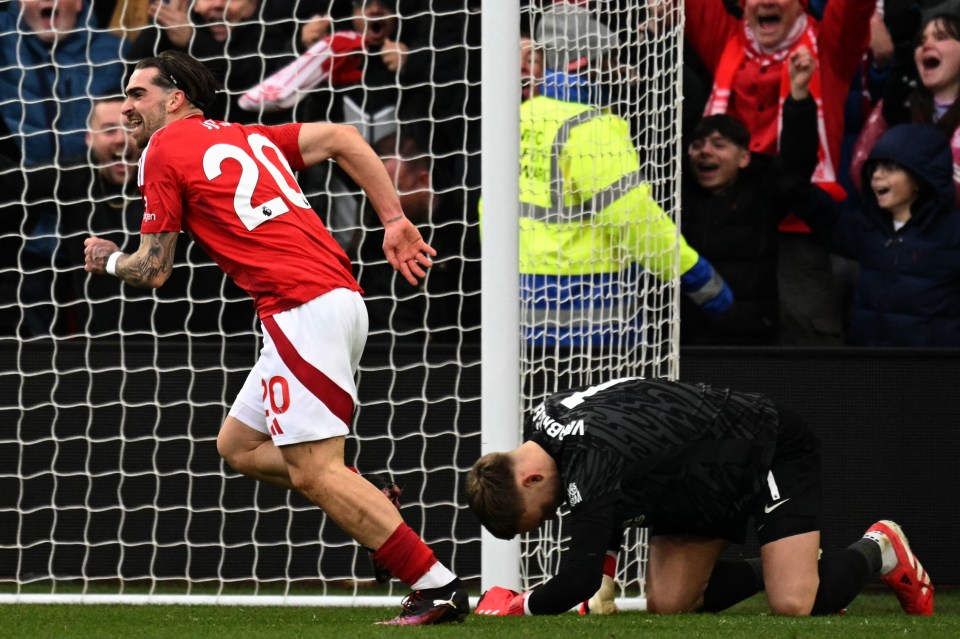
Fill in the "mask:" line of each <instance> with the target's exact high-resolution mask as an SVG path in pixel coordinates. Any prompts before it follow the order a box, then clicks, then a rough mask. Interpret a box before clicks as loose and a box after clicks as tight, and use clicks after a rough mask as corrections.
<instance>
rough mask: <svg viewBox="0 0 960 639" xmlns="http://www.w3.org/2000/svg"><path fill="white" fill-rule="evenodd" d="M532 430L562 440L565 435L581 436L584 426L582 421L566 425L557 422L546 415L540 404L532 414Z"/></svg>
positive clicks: (578, 420)
mask: <svg viewBox="0 0 960 639" xmlns="http://www.w3.org/2000/svg"><path fill="white" fill-rule="evenodd" d="M533 428H534V430H542V431H543V432H545V433H546V434H547V435H549V436H550V437H556V438H557V439H563V438H564V437H566V436H567V435H580V436H583V430H584V424H583V420H582V419H575V420H573V421H570V422H567V423H566V424H564V423H563V422H558V421H557V420H555V419H554V418H552V417H550V416H549V415H547V409H546V407H545V406H544V405H543V404H540V405H539V406H537V408H536V410H535V411H534V412H533Z"/></svg>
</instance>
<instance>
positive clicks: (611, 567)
mask: <svg viewBox="0 0 960 639" xmlns="http://www.w3.org/2000/svg"><path fill="white" fill-rule="evenodd" d="M603 574H605V575H606V576H607V577H610V578H611V579H616V577H617V555H616V553H614V554H610V553H609V552H608V553H607V556H606V557H604V558H603Z"/></svg>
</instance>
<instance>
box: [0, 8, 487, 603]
mask: <svg viewBox="0 0 960 639" xmlns="http://www.w3.org/2000/svg"><path fill="white" fill-rule="evenodd" d="M23 4H24V5H25V6H28V5H32V4H38V3H29V2H25V3H23ZM64 4H65V3H61V7H62V6H63V5H64ZM90 4H91V3H90V2H85V3H84V5H85V7H87V8H85V9H84V10H83V11H82V12H81V13H80V14H79V15H78V16H77V17H76V21H75V22H74V23H72V24H67V23H57V24H58V26H57V29H58V33H54V32H53V31H52V30H51V29H50V26H49V24H50V23H49V19H50V17H51V15H52V14H51V13H50V12H49V11H47V13H46V15H42V14H41V13H40V12H41V11H42V9H41V8H37V9H36V10H37V12H38V13H37V15H24V16H22V17H21V15H20V3H3V5H2V6H0V45H2V46H0V56H2V57H0V81H2V82H3V83H4V84H3V86H4V93H3V96H2V98H0V114H2V115H3V116H4V118H3V120H2V125H3V126H2V127H0V156H2V157H0V162H2V164H0V180H2V182H0V183H2V184H3V186H4V187H5V188H3V189H0V209H2V212H3V214H4V217H3V219H4V221H5V223H6V224H5V226H4V227H3V228H2V235H0V242H2V243H3V246H4V249H5V250H4V251H3V262H2V263H0V290H2V291H3V296H2V297H0V357H2V370H0V415H2V417H3V426H2V427H0V459H2V462H3V463H2V464H0V600H2V601H28V600H29V601H33V600H40V601H103V600H104V598H106V599H108V600H112V599H113V598H116V599H118V600H121V601H133V600H137V599H141V600H143V601H150V602H168V601H182V602H185V603H194V602H202V603H205V602H221V603H228V602H232V601H237V597H243V598H244V599H243V601H244V602H245V603H246V604H247V605H250V604H254V605H256V604H258V603H277V602H285V603H299V602H304V603H310V604H313V603H323V602H324V601H330V602H334V603H343V602H344V599H343V598H347V601H348V602H354V603H381V604H384V603H389V604H390V605H391V606H395V605H396V604H397V603H398V602H399V597H400V595H402V594H406V592H407V588H406V586H404V585H403V584H400V583H399V582H396V581H393V582H391V583H389V584H385V585H379V584H377V583H376V582H375V581H374V579H373V571H372V569H371V566H370V561H369V559H368V556H367V552H366V551H365V550H364V549H362V548H359V547H358V546H357V544H356V543H355V542H353V541H352V540H351V539H349V538H348V537H347V536H346V535H344V534H343V533H342V532H341V531H340V530H339V529H338V528H337V527H336V526H335V525H334V524H333V523H332V522H331V521H329V520H328V519H327V518H326V517H325V516H324V515H323V513H322V512H321V511H320V510H319V509H318V508H316V507H315V506H313V505H312V504H310V503H309V502H307V501H306V500H305V499H303V498H302V497H300V496H298V495H296V494H293V493H290V492H287V491H283V490H281V489H279V488H275V487H273V486H270V485H267V484H262V483H257V482H255V481H253V480H250V479H248V478H245V477H241V476H240V475H238V474H237V473H236V472H234V471H233V470H232V469H230V468H229V467H227V466H226V465H225V464H224V463H223V462H222V461H221V459H220V457H219V455H218V453H217V449H216V437H217V432H218V429H219V427H220V424H221V423H222V421H223V420H224V418H225V417H226V414H227V411H228V410H229V407H230V405H231V404H232V402H233V399H234V397H235V395H236V393H237V391H238V390H239V388H240V386H241V385H242V383H243V381H244V379H245V377H246V375H247V372H248V371H249V369H250V368H251V366H252V365H253V364H254V362H255V361H256V358H257V355H258V350H259V347H260V340H259V335H260V329H259V326H258V322H257V320H256V318H255V316H254V311H253V305H252V303H251V300H250V299H249V298H247V297H246V296H245V294H244V293H242V292H241V291H240V290H239V289H237V288H236V287H235V286H234V285H233V284H232V283H230V282H229V281H228V280H227V279H226V278H225V277H224V276H223V275H222V274H221V272H220V270H219V269H218V268H217V267H216V266H215V265H214V264H212V263H211V261H210V260H209V259H208V258H207V257H206V256H205V255H204V254H203V253H202V252H201V251H200V250H199V249H198V247H197V246H196V245H195V244H194V243H193V242H192V241H191V240H190V238H189V237H187V236H186V235H181V236H180V238H179V240H178V246H177V254H176V259H175V261H174V269H173V274H172V276H171V277H170V279H169V280H168V282H167V283H166V284H165V285H164V286H163V287H162V288H160V289H158V290H156V291H141V290H136V289H133V288H132V287H129V286H125V285H121V283H120V282H119V281H118V280H116V279H115V278H110V277H102V276H93V275H89V274H86V273H85V272H84V270H83V240H84V238H86V237H88V236H89V235H91V234H96V235H98V236H101V237H107V238H109V239H112V240H114V241H115V242H116V243H117V244H118V245H119V246H121V247H122V248H123V249H125V250H126V251H127V252H134V251H135V250H136V248H137V246H138V245H139V237H138V235H139V228H140V221H141V218H142V215H143V209H142V205H141V203H140V197H139V193H138V191H137V187H136V179H135V178H136V165H135V162H136V157H137V155H136V152H135V150H134V149H132V148H130V147H129V146H126V145H125V135H124V134H123V132H122V131H120V130H119V127H120V122H121V120H120V117H119V116H120V104H121V102H120V101H118V100H117V99H116V98H117V96H119V95H120V92H121V87H122V82H123V66H124V65H123V64H119V63H116V61H117V60H119V59H120V58H121V57H122V58H123V62H126V63H127V64H131V63H134V62H136V61H137V60H138V59H140V58H142V57H144V56H149V55H153V54H154V53H156V52H158V51H160V50H163V49H165V48H169V47H171V46H174V45H175V44H176V42H175V41H177V42H182V45H179V46H181V47H182V48H183V49H184V50H186V51H188V52H191V53H192V54H193V55H194V56H195V57H197V58H198V59H200V60H202V61H204V62H206V63H207V64H208V66H209V67H210V68H211V69H212V70H214V73H215V74H217V75H218V76H219V77H220V78H221V79H223V80H224V86H225V91H224V93H223V94H221V96H220V97H219V98H218V100H217V101H216V102H215V103H214V104H213V105H212V106H211V109H210V110H209V111H208V112H207V113H206V115H207V116H208V117H215V118H217V119H226V120H231V121H240V122H244V123H258V122H262V123H278V122H284V121H294V120H295V121H313V120H316V121H331V122H339V123H347V124H352V125H354V126H356V127H357V129H358V130H360V131H361V133H363V135H364V136H365V137H366V139H367V141H368V142H369V143H370V144H371V145H373V146H374V148H375V149H376V150H377V152H378V153H379V154H380V155H381V157H382V158H384V159H385V161H387V162H389V163H391V164H390V170H391V172H393V173H395V180H396V183H397V185H398V188H399V190H400V191H401V196H402V199H403V204H404V208H405V211H406V213H407V215H408V216H409V217H411V218H412V219H414V220H415V221H416V223H417V224H418V225H419V226H420V228H421V229H422V231H423V233H424V236H425V238H426V240H427V241H428V242H429V243H431V244H432V245H433V246H434V247H435V248H436V249H437V251H438V253H439V255H438V257H437V258H436V260H435V265H434V267H433V268H432V269H431V270H430V273H429V275H428V277H427V278H426V280H425V281H424V282H423V283H422V284H421V285H420V286H417V287H412V286H410V285H408V284H407V283H406V281H405V280H403V279H402V278H400V277H398V276H396V275H395V274H394V273H393V271H392V269H391V268H390V266H389V265H388V264H387V262H386V260H385V258H384V256H383V253H382V248H381V246H382V242H383V231H382V228H381V225H380V224H379V222H378V221H377V219H376V217H375V216H374V215H373V214H372V212H371V211H370V210H368V207H367V206H366V205H365V202H364V200H363V199H362V198H361V196H360V192H359V189H357V187H356V186H355V185H354V184H352V183H351V182H350V181H349V179H348V178H347V177H346V176H345V174H343V173H342V172H341V171H340V170H339V169H337V167H335V166H325V167H322V168H321V169H320V170H315V171H305V172H303V173H302V174H301V175H300V176H299V182H300V185H301V186H302V187H303V189H304V192H305V193H306V195H307V196H308V198H309V199H310V201H311V203H312V204H313V207H314V209H315V210H316V211H317V212H318V215H320V216H321V217H322V218H323V219H324V222H325V223H326V224H327V225H328V226H329V228H330V229H331V231H332V232H333V233H334V236H335V238H336V239H337V240H338V241H339V242H340V243H341V245H342V246H343V247H344V249H345V250H346V251H347V253H348V254H349V255H350V257H351V259H352V261H353V263H354V264H355V269H356V270H355V273H356V276H357V277H358V279H359V281H360V283H361V285H362V286H363V287H364V289H365V290H366V297H365V299H366V302H367V305H368V310H369V316H370V336H369V340H368V344H367V348H366V351H365V353H364V357H363V360H362V363H361V366H360V373H359V380H358V381H359V388H360V391H359V393H360V401H359V405H358V407H357V410H356V413H355V417H354V424H353V427H352V433H351V436H350V437H349V438H348V439H349V441H348V444H347V445H348V450H347V463H348V464H351V465H354V466H356V467H357V468H358V469H359V471H360V472H361V473H364V474H366V473H381V474H387V475H389V476H391V477H392V478H393V479H394V480H395V481H396V482H397V484H399V485H400V486H401V487H402V489H403V497H402V498H401V503H402V514H403V516H404V518H405V520H406V521H407V522H408V523H409V525H410V526H411V527H412V528H413V529H414V530H416V531H418V532H419V533H421V535H422V536H423V538H424V539H425V541H426V542H427V543H428V544H429V545H430V546H431V547H432V548H433V549H434V550H435V552H436V554H437V556H438V558H439V559H440V560H441V561H443V562H444V563H445V564H446V565H448V566H449V567H450V568H451V569H452V570H454V571H455V572H456V573H458V574H460V575H463V576H464V577H465V578H468V579H470V578H473V579H476V577H477V576H478V574H479V554H480V550H479V544H480V542H479V526H478V524H477V523H476V521H475V520H474V519H473V518H472V516H470V515H468V514H467V512H466V510H465V508H464V506H463V504H462V498H461V492H462V477H463V475H464V474H465V472H466V471H467V469H468V468H469V467H470V465H471V464H472V462H473V460H474V459H475V458H476V457H477V456H478V455H479V453H478V451H479V421H478V420H479V417H478V413H479V408H478V407H479V390H478V389H479V347H478V342H479V312H478V310H477V308H478V304H479V275H478V272H479V256H478V253H479V249H478V247H479V232H478V222H477V200H478V198H479V186H480V181H479V168H478V158H479V142H478V140H479V135H478V125H479V93H478V92H479V83H478V80H477V77H478V74H479V62H478V55H479V50H480V49H479V24H478V21H479V8H478V6H479V2H473V1H469V2H468V1H467V0H463V1H460V2H455V1H454V2H444V3H435V4H433V3H426V2H424V3H420V2H400V3H395V2H393V1H392V0H390V1H383V2H376V1H373V0H370V1H368V2H367V3H365V4H363V5H361V6H355V4H354V3H351V2H349V1H348V2H341V1H336V2H330V3H327V4H329V7H327V6H325V3H323V2H312V1H311V2H307V1H305V0H289V1H277V2H274V1H273V0H271V1H270V2H267V1H266V0H263V1H262V2H259V3H258V2H250V3H239V2H235V3H231V5H233V6H248V5H254V6H258V8H257V11H256V13H255V14H254V15H251V16H234V15H231V14H230V13H229V12H228V13H227V14H226V15H200V14H198V13H196V12H194V13H192V14H191V17H190V20H191V21H192V22H193V24H194V26H193V27H186V31H185V32H184V29H183V28H181V27H171V28H169V29H160V30H157V29H156V28H155V27H154V26H153V25H152V24H149V23H148V24H136V21H135V20H133V18H135V16H131V15H127V14H124V13H123V11H124V10H125V9H124V7H126V6H127V5H128V4H129V3H116V5H117V13H115V14H113V15H105V16H100V15H98V14H97V13H96V11H95V8H94V11H93V12H91V11H90V9H89V7H90ZM214 4H215V3H214ZM441 4H442V7H441ZM176 5H177V3H169V4H168V3H163V4H160V5H159V6H160V11H161V12H163V11H165V10H167V9H169V8H171V7H175V6H176ZM421 5H422V6H421ZM430 6H436V7H438V10H437V11H435V12H431V11H429V10H428V8H429V7H430ZM190 7H191V8H193V9H198V8H199V3H197V5H194V3H190ZM328 8H329V13H328V14H327V9H328ZM395 8H396V10H397V12H398V13H399V15H397V14H396V13H394V9H395ZM130 11H132V9H130ZM63 12H66V9H62V10H61V13H63ZM320 14H326V15H325V16H324V17H322V18H319V19H316V20H315V19H314V16H315V15H320ZM63 17H64V16H59V18H63ZM70 17H72V16H70ZM35 18H36V19H35ZM167 19H168V21H173V22H176V20H177V17H176V16H175V15H172V14H171V15H169V16H168V17H167ZM44 20H46V22H44ZM111 20H114V21H115V22H116V23H118V24H122V25H125V27H126V34H127V35H128V36H129V38H128V41H127V43H126V44H123V43H122V41H121V40H120V39H119V38H117V37H115V36H114V35H113V29H112V28H111V24H110V21H111ZM158 20H159V18H158ZM38 29H39V31H38ZM311 30H312V31H311ZM41 32H43V33H41ZM308 32H312V33H313V35H312V36H310V37H311V38H312V40H310V41H308V42H304V41H303V40H301V36H304V37H306V34H307V33H308ZM184 33H185V35H184ZM40 36H42V37H43V38H45V39H43V40H42V42H47V43H50V42H52V43H53V44H50V45H48V47H49V48H52V50H54V51H66V50H69V51H71V52H75V53H76V55H75V57H74V58H71V59H70V61H69V64H67V63H66V62H64V61H66V60H67V58H66V57H64V56H60V57H57V56H55V57H56V60H57V62H56V63H54V62H51V61H50V60H49V59H48V60H42V59H38V60H36V61H32V62H31V60H32V58H29V57H28V56H26V55H25V54H23V51H25V50H27V49H28V48H29V51H34V50H41V49H43V47H44V46H45V45H44V44H42V42H41V41H38V38H39V37H40ZM119 51H122V55H121V54H119V53H118V52H119ZM293 51H296V54H294V53H293ZM311 51H312V53H311ZM307 54H309V55H307ZM64 55H65V54H64ZM310 56H313V58H319V59H321V61H322V63H323V68H322V69H320V70H319V73H317V74H316V75H315V76H314V77H313V78H312V80H311V81H310V82H306V81H305V82H302V83H297V84H295V86H294V85H292V84H289V83H288V84H285V85H283V87H285V88H290V87H292V95H291V96H287V97H288V98H289V99H288V100H287V101H285V102H284V103H283V104H279V103H273V102H271V98H270V96H266V97H263V98H262V99H260V100H259V101H258V102H254V104H253V107H252V108H248V107H250V105H249V104H247V101H246V100H245V98H246V97H248V96H247V94H248V92H249V91H251V90H252V89H255V88H256V87H258V86H261V85H263V84H264V83H265V82H269V81H270V80H271V78H272V77H273V76H274V75H275V74H277V73H281V72H282V71H283V70H284V69H285V68H287V67H288V66H289V65H291V64H295V63H296V62H297V61H298V60H299V61H303V60H308V59H310ZM117 67H119V69H117ZM104 70H110V71H112V73H113V77H112V78H104V76H103V74H102V73H100V71H104ZM11 78H13V80H11ZM62 78H66V79H69V83H68V84H69V86H67V85H66V84H57V85H56V87H54V86H53V85H51V86H49V87H48V86H46V85H43V84H42V83H43V82H50V83H55V82H59V81H60V79H62ZM287 79H288V80H289V77H288V78H287ZM295 79H298V80H299V79H302V78H295ZM11 87H12V90H13V91H15V92H19V93H15V94H9V93H7V90H8V89H10V88H11ZM68 89H70V90H73V91H74V93H73V94H71V95H70V96H68V97H64V95H62V94H61V93H56V91H61V92H62V91H67V90H68ZM54 96H59V99H58V98H57V97H54ZM104 97H108V98H113V100H112V101H111V100H102V99H101V98H104ZM14 102H18V103H21V104H23V105H24V106H25V109H21V110H20V111H17V112H16V113H14V114H13V115H10V117H7V116H8V115H9V114H10V113H13V111H14V108H13V107H14ZM91 111H92V112H93V115H92V116H91V117H90V118H89V120H88V114H89V113H91ZM77 113H81V115H79V116H77ZM38 115H39V116H43V117H46V118H47V119H46V120H45V121H44V122H43V124H42V126H40V127H39V128H30V127H29V126H28V125H30V124H33V123H34V122H35V120H36V118H34V117H33V116H38ZM74 116H76V117H74ZM37 121H39V120H37ZM88 126H89V127H90V129H91V130H92V135H91V138H90V139H89V141H88V140H87V139H86V137H85V134H86V131H87V128H88ZM54 131H56V132H57V133H58V135H59V137H54V136H53V135H52V133H53V132H54ZM64 140H68V141H69V142H70V144H69V145H68V144H64V142H63V141H64ZM38 145H39V146H38ZM69 149H78V150H79V151H80V153H79V154H78V155H75V156H74V155H69V153H68V150H69ZM41 151H42V152H43V153H41ZM124 163H132V164H131V165H130V166H129V167H128V169H129V170H128V171H127V172H124V170H123V168H122V167H123V164H124ZM318 330H322V327H318ZM34 598H38V599H34Z"/></svg>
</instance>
